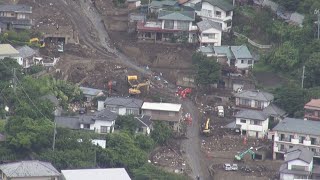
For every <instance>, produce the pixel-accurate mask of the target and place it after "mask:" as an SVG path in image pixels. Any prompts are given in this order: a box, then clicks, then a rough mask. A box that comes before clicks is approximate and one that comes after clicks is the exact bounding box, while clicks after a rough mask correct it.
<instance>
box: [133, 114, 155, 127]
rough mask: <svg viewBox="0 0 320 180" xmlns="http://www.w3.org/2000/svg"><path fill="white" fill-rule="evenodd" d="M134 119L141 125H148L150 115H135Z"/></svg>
mask: <svg viewBox="0 0 320 180" xmlns="http://www.w3.org/2000/svg"><path fill="white" fill-rule="evenodd" d="M134 118H135V119H136V120H138V121H139V123H140V124H141V125H142V126H148V127H149V126H150V125H151V123H152V121H151V116H148V115H144V114H143V115H140V116H136V117H134Z"/></svg>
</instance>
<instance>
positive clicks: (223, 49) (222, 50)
mask: <svg viewBox="0 0 320 180" xmlns="http://www.w3.org/2000/svg"><path fill="white" fill-rule="evenodd" d="M213 50H214V52H215V54H216V55H226V56H227V58H228V59H231V58H233V54H232V52H231V49H230V47H229V46H214V47H213Z"/></svg>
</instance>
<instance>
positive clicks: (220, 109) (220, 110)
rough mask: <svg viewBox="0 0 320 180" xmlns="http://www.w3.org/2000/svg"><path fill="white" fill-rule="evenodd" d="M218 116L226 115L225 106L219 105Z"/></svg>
mask: <svg viewBox="0 0 320 180" xmlns="http://www.w3.org/2000/svg"><path fill="white" fill-rule="evenodd" d="M217 109H218V117H224V108H223V106H218V107H217Z"/></svg>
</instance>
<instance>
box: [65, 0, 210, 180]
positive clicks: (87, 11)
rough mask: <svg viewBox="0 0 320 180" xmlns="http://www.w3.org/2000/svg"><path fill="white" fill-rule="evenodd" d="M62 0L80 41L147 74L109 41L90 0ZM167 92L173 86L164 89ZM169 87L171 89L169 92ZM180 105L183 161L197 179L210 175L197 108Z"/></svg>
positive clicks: (104, 55) (184, 104)
mask: <svg viewBox="0 0 320 180" xmlns="http://www.w3.org/2000/svg"><path fill="white" fill-rule="evenodd" d="M59 1H61V2H62V3H60V4H61V8H62V9H63V10H64V11H65V12H66V13H67V14H68V15H69V16H70V17H71V18H70V19H72V23H73V26H74V29H77V30H78V31H79V34H80V43H82V44H84V45H86V46H88V47H89V48H91V49H94V50H96V52H97V53H98V54H100V55H102V56H103V57H105V58H106V60H111V61H114V60H116V61H117V62H118V61H119V63H121V64H124V65H126V66H128V67H129V68H132V69H134V70H136V71H138V72H140V73H142V74H145V75H149V73H150V72H149V71H146V70H145V69H143V68H141V67H139V66H138V65H136V64H134V63H133V61H132V60H131V59H130V58H129V57H127V56H126V55H124V54H123V53H121V52H119V51H118V50H117V49H116V48H114V46H113V45H112V42H111V41H110V38H109V35H108V32H107V29H106V28H107V27H105V25H104V24H103V21H102V17H101V15H100V14H99V13H98V11H97V10H96V9H95V8H94V7H93V5H92V3H91V1H88V0H80V1H79V2H76V1H72V0H59ZM92 31H94V32H96V33H97V35H98V37H97V40H95V39H93V38H92V37H91V33H92ZM168 91H169V92H170V93H172V92H174V90H168ZM171 91H172V92H171ZM183 106H184V108H185V110H186V112H189V113H190V114H191V116H192V119H193V123H192V126H190V127H188V130H187V131H188V132H187V137H188V139H186V140H184V142H183V149H185V152H186V158H187V162H188V163H189V165H190V167H191V169H192V173H193V175H192V177H194V178H195V177H196V176H197V175H199V176H200V179H201V180H209V179H211V178H210V176H209V172H208V168H207V167H208V165H207V159H206V157H204V155H202V152H201V147H200V146H201V138H200V134H199V121H200V119H199V117H200V116H199V111H198V109H197V107H196V106H195V105H194V104H193V102H192V101H191V100H185V101H183Z"/></svg>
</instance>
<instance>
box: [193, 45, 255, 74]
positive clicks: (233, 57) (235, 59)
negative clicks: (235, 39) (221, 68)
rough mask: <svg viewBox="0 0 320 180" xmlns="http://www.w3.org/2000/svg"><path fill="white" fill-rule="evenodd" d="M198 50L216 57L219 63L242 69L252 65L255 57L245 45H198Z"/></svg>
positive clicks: (208, 55) (244, 69)
mask: <svg viewBox="0 0 320 180" xmlns="http://www.w3.org/2000/svg"><path fill="white" fill-rule="evenodd" d="M198 51H199V52H201V53H202V54H204V55H206V56H207V57H212V56H214V57H216V58H217V59H218V61H219V62H220V63H221V64H227V65H229V66H231V67H236V68H237V69H238V70H240V71H244V72H242V73H245V71H246V70H248V69H250V68H252V67H253V65H254V64H255V59H254V58H253V56H252V54H251V52H250V50H249V49H248V47H247V46H246V45H244V44H243V45H241V46H208V47H200V48H199V49H198Z"/></svg>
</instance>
